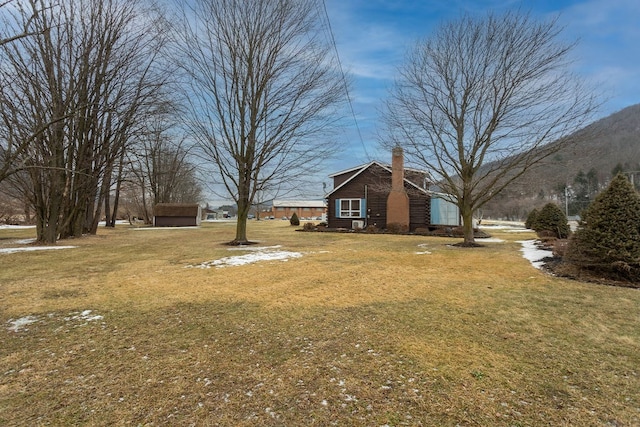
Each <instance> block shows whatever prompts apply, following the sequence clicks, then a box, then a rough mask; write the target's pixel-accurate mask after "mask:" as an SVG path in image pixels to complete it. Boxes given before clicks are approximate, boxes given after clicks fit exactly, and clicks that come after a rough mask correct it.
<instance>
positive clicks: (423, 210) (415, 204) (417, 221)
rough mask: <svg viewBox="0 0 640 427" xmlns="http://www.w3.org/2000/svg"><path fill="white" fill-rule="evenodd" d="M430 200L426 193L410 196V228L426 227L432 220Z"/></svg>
mask: <svg viewBox="0 0 640 427" xmlns="http://www.w3.org/2000/svg"><path fill="white" fill-rule="evenodd" d="M429 211H430V200H429V197H428V196H427V195H426V194H425V195H420V196H417V195H414V196H410V199H409V228H410V229H411V230H415V229H416V228H424V227H426V226H427V225H429V222H430V216H431V215H430V212H429Z"/></svg>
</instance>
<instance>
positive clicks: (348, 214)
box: [338, 199, 362, 218]
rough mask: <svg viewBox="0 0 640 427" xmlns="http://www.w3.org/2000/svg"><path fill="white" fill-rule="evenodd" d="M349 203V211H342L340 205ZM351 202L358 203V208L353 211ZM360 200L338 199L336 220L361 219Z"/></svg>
mask: <svg viewBox="0 0 640 427" xmlns="http://www.w3.org/2000/svg"><path fill="white" fill-rule="evenodd" d="M343 202H349V209H342V203H343ZM353 202H358V208H357V209H354V207H353ZM361 208H362V199H340V211H339V212H338V218H362V216H361Z"/></svg>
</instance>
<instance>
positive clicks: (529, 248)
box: [518, 240, 553, 268]
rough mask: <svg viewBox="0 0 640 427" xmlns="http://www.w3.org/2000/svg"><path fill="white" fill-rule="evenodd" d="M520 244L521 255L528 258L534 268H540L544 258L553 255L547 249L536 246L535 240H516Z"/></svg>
mask: <svg viewBox="0 0 640 427" xmlns="http://www.w3.org/2000/svg"><path fill="white" fill-rule="evenodd" d="M518 243H520V244H521V245H522V249H520V251H521V252H522V256H523V257H524V258H525V259H527V260H529V262H531V264H532V265H533V266H534V267H535V268H542V266H543V265H544V262H542V260H543V259H544V258H547V257H550V256H553V252H552V251H550V250H548V249H540V248H539V247H538V246H537V240H520V241H518Z"/></svg>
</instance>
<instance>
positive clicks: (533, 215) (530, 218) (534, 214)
mask: <svg viewBox="0 0 640 427" xmlns="http://www.w3.org/2000/svg"><path fill="white" fill-rule="evenodd" d="M537 218H538V209H535V208H534V209H533V210H532V211H531V212H529V215H527V220H526V221H525V222H524V226H525V228H528V229H529V230H535V224H536V219H537Z"/></svg>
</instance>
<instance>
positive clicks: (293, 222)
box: [289, 212, 300, 225]
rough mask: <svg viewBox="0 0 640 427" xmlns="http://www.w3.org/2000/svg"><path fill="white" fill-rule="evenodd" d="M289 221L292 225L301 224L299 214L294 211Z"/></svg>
mask: <svg viewBox="0 0 640 427" xmlns="http://www.w3.org/2000/svg"><path fill="white" fill-rule="evenodd" d="M289 223H290V224H291V225H300V220H299V219H298V215H297V214H296V213H295V212H294V213H293V215H291V219H290V220H289Z"/></svg>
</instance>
